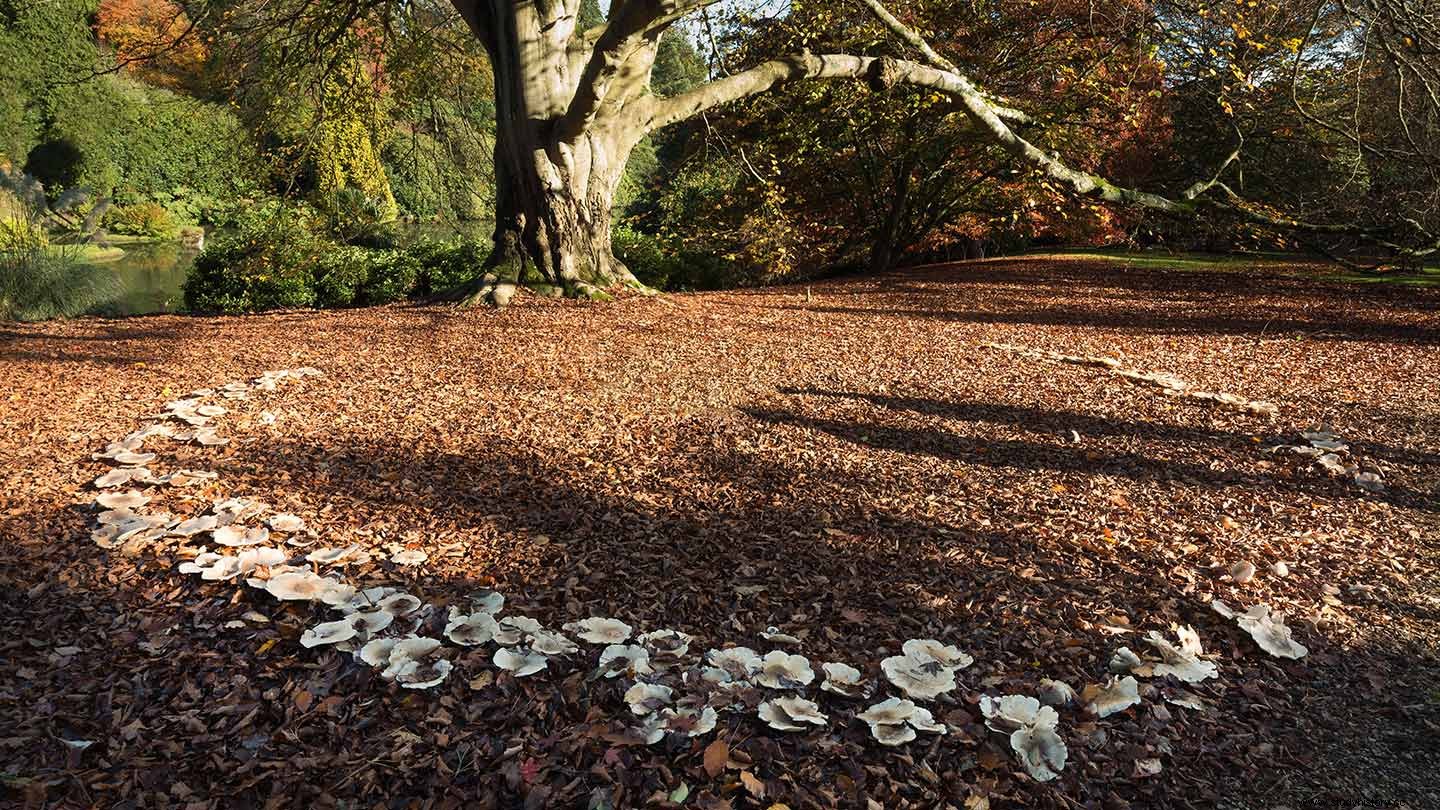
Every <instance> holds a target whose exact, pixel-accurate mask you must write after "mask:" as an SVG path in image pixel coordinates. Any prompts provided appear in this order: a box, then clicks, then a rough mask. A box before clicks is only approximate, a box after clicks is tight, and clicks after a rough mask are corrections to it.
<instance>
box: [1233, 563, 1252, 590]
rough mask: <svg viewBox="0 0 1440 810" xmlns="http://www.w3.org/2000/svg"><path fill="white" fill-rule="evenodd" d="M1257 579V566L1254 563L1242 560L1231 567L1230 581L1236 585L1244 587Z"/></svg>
mask: <svg viewBox="0 0 1440 810" xmlns="http://www.w3.org/2000/svg"><path fill="white" fill-rule="evenodd" d="M1254 578H1255V566H1254V564H1253V563H1250V562H1247V561H1245V560H1241V561H1240V562H1237V563H1235V564H1234V565H1232V566H1230V579H1231V580H1233V581H1234V582H1235V584H1236V585H1244V584H1246V583H1248V582H1249V581H1250V580H1252V579H1254Z"/></svg>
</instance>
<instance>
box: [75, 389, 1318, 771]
mask: <svg viewBox="0 0 1440 810" xmlns="http://www.w3.org/2000/svg"><path fill="white" fill-rule="evenodd" d="M319 373H320V372H319V371H318V370H316V369H313V368H302V369H296V370H292V371H272V372H266V373H265V374H263V375H261V376H260V377H257V378H255V379H254V380H252V381H251V382H250V383H230V384H228V385H225V386H223V387H221V388H218V389H201V390H199V391H195V392H192V394H191V395H190V396H189V397H186V398H184V399H179V400H175V401H172V402H168V403H166V405H165V411H164V412H163V413H161V414H159V415H157V416H156V419H157V420H158V421H156V422H154V423H152V424H149V425H147V426H146V427H143V428H141V429H140V430H137V431H135V432H134V433H131V434H130V435H128V436H126V437H125V438H123V439H121V440H119V441H117V442H112V443H111V444H110V445H108V446H107V447H106V449H105V450H104V451H103V452H101V453H98V454H96V455H95V458H96V459H102V460H106V461H108V462H110V463H111V464H113V465H115V466H114V467H113V468H112V469H111V470H109V471H108V472H106V473H105V474H104V475H101V476H100V477H99V478H97V479H95V481H94V486H95V487H96V488H97V489H99V490H100V491H101V492H100V494H99V495H98V496H97V497H96V498H95V503H96V505H97V506H98V507H99V508H100V509H101V510H102V511H101V512H100V513H99V514H98V516H97V518H96V521H97V524H98V525H97V527H96V528H95V530H94V531H93V533H92V539H93V540H94V541H95V542H96V543H97V544H98V545H100V546H101V547H102V548H106V549H112V548H117V547H120V548H140V547H144V546H146V545H148V544H150V543H153V542H155V541H158V540H161V539H165V538H179V539H180V540H181V541H182V542H184V543H190V544H197V545H198V544H200V543H203V542H205V540H206V539H207V538H208V540H209V541H210V542H213V543H214V544H215V545H216V546H219V547H220V549H221V550H219V551H210V550H206V551H201V552H200V553H198V554H197V555H196V556H195V557H194V558H193V559H190V560H186V561H185V562H182V563H180V565H179V566H178V568H177V570H178V572H180V573H183V574H190V575H196V576H199V577H200V579H201V580H204V581H216V582H220V581H231V580H236V579H240V578H243V581H244V582H245V584H246V585H248V586H249V587H251V588H254V589H256V590H260V591H264V592H265V593H267V594H269V595H270V596H272V597H274V598H275V599H277V600H280V601H282V602H290V601H294V602H308V603H312V604H316V605H323V606H324V607H325V608H327V609H328V610H330V611H332V612H333V613H335V614H338V616H339V618H335V619H333V620H330V621H324V622H321V623H319V624H316V625H315V626H313V627H310V628H309V629H307V630H305V632H304V633H303V635H302V636H301V637H300V644H301V645H302V646H304V647H306V648H314V647H333V648H335V649H337V650H341V651H344V652H348V653H350V654H351V655H353V656H354V658H355V659H357V660H359V661H360V662H363V663H364V664H366V665H368V666H371V667H374V668H376V669H379V670H380V676H381V677H382V678H384V679H385V680H389V681H393V682H395V683H397V684H399V685H400V686H401V687H403V688H406V689H428V688H432V687H435V686H438V685H440V684H441V683H443V682H444V681H445V680H446V678H448V677H449V675H450V674H451V672H452V671H453V669H454V664H453V663H452V662H451V661H450V660H449V659H447V658H445V657H444V656H443V655H442V654H441V653H442V652H443V650H442V641H441V640H440V639H439V638H434V637H427V636H424V635H421V631H422V629H424V628H425V627H426V625H427V624H433V625H435V626H438V624H439V623H438V622H432V621H431V619H432V617H433V616H434V613H435V607H434V606H433V605H430V604H427V603H425V602H423V601H422V600H421V599H420V598H419V597H417V596H414V595H412V594H409V593H406V592H404V591H402V590H400V589H398V588H392V587H384V586H381V587H370V588H363V589H361V588H356V587H355V586H353V585H350V584H348V583H346V582H344V581H342V579H340V578H339V575H338V573H337V571H338V569H340V568H343V567H344V566H346V565H350V564H363V563H366V562H369V561H370V560H371V559H372V558H371V555H370V553H369V552H368V551H365V550H363V549H361V548H360V547H359V546H349V547H345V548H316V549H314V550H311V551H308V552H306V553H305V554H304V558H303V563H305V564H299V562H300V561H299V560H297V559H296V558H297V557H298V555H299V553H300V550H299V549H296V550H293V551H292V550H287V549H286V548H284V547H278V546H276V545H273V544H272V542H273V541H275V540H277V539H278V538H279V537H282V536H283V537H285V538H286V540H285V543H284V544H283V545H288V546H291V547H294V546H302V547H308V545H309V544H308V543H306V542H305V541H303V540H301V539H300V533H301V532H302V531H303V530H304V529H305V522H304V520H302V519H301V518H300V517H298V516H296V515H293V514H273V515H270V516H269V517H268V518H266V519H265V520H264V522H263V525H256V524H255V522H256V521H257V519H258V518H259V517H260V516H261V515H263V514H264V513H265V511H266V507H265V505H264V504H261V503H259V502H257V501H253V500H248V499H243V498H230V499H226V500H221V501H217V502H215V503H214V504H213V505H212V506H211V507H210V508H209V509H208V510H207V512H206V513H205V514H201V515H197V516H195V517H190V518H186V519H179V518H175V517H173V516H171V515H169V514H164V513H155V514H152V513H146V512H144V511H141V510H142V509H143V507H144V506H145V505H146V504H148V503H149V502H150V500H151V499H150V496H148V495H146V494H144V493H142V492H141V491H139V490H138V489H129V490H125V491H121V490H120V488H121V487H124V486H127V485H131V484H137V485H141V486H148V487H154V486H163V485H169V486H186V485H190V484H194V483H199V482H206V481H212V480H215V479H216V478H217V475H216V474H215V473H213V472H208V471H203V470H178V471H176V472H173V473H169V474H166V475H159V476H157V475H155V474H153V473H151V472H150V471H149V469H148V468H147V467H146V466H145V465H147V464H149V463H150V462H152V461H154V460H155V459H156V458H157V454H155V453H147V452H143V451H142V445H143V444H144V442H146V441H147V440H149V439H151V438H152V437H157V436H163V437H167V438H170V439H173V440H176V441H186V442H195V443H198V444H202V445H211V446H214V445H221V444H224V443H225V442H226V441H228V440H227V439H224V438H223V437H221V436H220V435H219V434H218V432H217V431H216V429H215V428H214V427H212V426H211V425H210V423H211V421H212V420H214V419H216V418H218V417H221V416H224V415H225V413H226V409H225V408H224V407H223V406H221V405H218V404H204V402H203V400H204V399H206V398H209V397H220V398H226V399H232V400H244V399H249V398H250V393H251V392H252V391H257V390H258V391H272V390H275V389H276V387H277V385H278V384H279V383H281V382H284V381H287V380H296V379H302V378H304V377H307V376H311V375H314V374H319ZM264 416H265V415H264V414H262V421H266V420H265V418H264ZM182 426H183V427H182ZM426 559H427V557H426V555H425V553H424V552H421V551H415V550H400V551H397V552H395V553H394V554H392V555H391V557H390V560H391V561H392V562H394V563H396V564H399V565H407V566H413V565H420V564H421V563H423V562H425V560H426ZM322 568H328V569H329V572H328V575H322V574H320V573H319V571H320V569H322ZM504 606H505V597H504V596H503V595H502V594H500V593H498V592H495V591H484V592H481V593H479V594H476V595H473V596H471V597H470V601H469V606H468V609H467V610H460V609H458V608H455V607H452V608H451V609H450V610H449V612H448V615H447V616H446V617H445V621H444V629H443V631H442V633H441V635H443V636H444V638H445V639H446V640H448V641H449V642H450V643H452V644H454V645H457V646H459V647H479V646H482V645H490V644H493V645H495V648H496V649H495V650H494V652H493V654H492V655H491V662H492V663H493V664H494V665H495V666H496V667H498V668H499V669H502V670H505V671H507V672H509V673H510V674H511V675H512V676H514V677H516V678H524V677H528V676H532V675H535V674H537V673H540V672H543V671H546V670H548V669H549V667H550V666H551V664H552V663H555V662H557V661H560V660H562V659H566V658H570V657H573V656H577V655H579V653H580V644H579V643H577V640H578V642H583V643H585V644H587V645H593V646H595V647H599V648H600V649H599V653H598V655H597V656H596V657H595V659H594V660H595V665H594V666H595V669H594V673H595V675H596V676H597V677H601V678H605V679H615V678H622V679H623V682H622V683H623V685H625V686H626V689H625V692H624V701H625V703H626V704H627V706H628V707H629V709H630V712H631V714H632V715H633V717H634V720H633V722H632V724H631V726H630V730H631V733H632V734H633V735H634V736H635V737H636V738H637V739H638V740H640V741H643V742H644V743H646V744H654V743H657V742H659V741H660V740H662V739H663V738H664V737H665V736H666V735H667V734H681V735H685V736H688V737H699V736H701V735H704V734H708V733H710V732H711V731H713V730H714V729H715V727H716V723H717V721H718V712H719V711H727V712H739V713H747V712H749V711H751V710H753V711H754V712H755V714H756V715H757V716H758V717H759V719H760V720H761V721H763V722H764V723H765V724H766V725H767V726H768V727H770V728H771V729H774V730H776V731H780V732H803V731H807V730H811V729H815V728H818V727H826V726H828V725H829V724H830V717H829V715H827V714H825V713H824V711H822V707H821V705H820V704H819V703H818V702H816V701H815V700H811V699H809V698H808V697H806V693H807V690H808V689H809V687H811V685H812V684H814V682H815V681H816V678H817V675H816V672H815V670H814V669H813V668H812V665H811V662H810V660H809V659H807V658H805V657H804V656H802V655H798V654H795V653H792V652H788V651H786V650H782V649H775V650H771V651H769V652H766V653H764V654H761V653H759V652H757V651H755V650H753V649H751V648H749V647H741V646H730V647H722V648H716V649H711V650H709V651H707V652H706V653H705V654H704V655H703V656H700V657H699V658H698V659H696V658H692V657H691V656H690V645H691V643H692V638H691V637H690V636H689V635H687V634H686V633H683V632H680V631H678V630H668V629H662V630H653V631H650V632H642V633H638V634H637V633H636V632H635V630H634V629H633V628H632V627H631V626H630V625H628V624H626V623H625V622H623V621H621V620H619V619H613V618H603V617H590V618H586V619H581V620H579V621H573V622H569V623H566V624H564V625H563V626H562V628H561V630H560V631H557V630H552V629H547V628H545V627H544V626H542V625H541V624H540V622H538V621H536V620H535V619H532V618H529V617H526V616H519V615H503V616H502V615H501V614H502V611H503V609H504ZM1212 607H1213V608H1214V609H1215V610H1216V611H1217V612H1219V613H1221V614H1222V615H1224V616H1226V617H1227V618H1233V619H1234V620H1235V621H1236V622H1237V624H1238V625H1239V626H1240V627H1241V628H1242V629H1244V630H1245V631H1247V632H1248V633H1250V635H1251V636H1252V637H1253V638H1254V639H1255V641H1256V642H1257V643H1258V644H1259V646H1260V648H1261V649H1263V650H1264V651H1266V652H1267V653H1269V654H1271V655H1274V656H1278V657H1283V658H1300V657H1302V656H1304V655H1305V654H1306V652H1307V651H1306V649H1305V648H1304V647H1303V646H1301V645H1300V644H1298V643H1296V642H1294V641H1293V640H1292V639H1291V638H1290V630H1289V628H1287V627H1286V626H1285V625H1284V618H1283V616H1281V615H1280V614H1275V613H1271V612H1270V610H1269V608H1268V607H1266V606H1264V605H1257V606H1255V607H1252V608H1250V609H1249V610H1247V611H1245V612H1242V613H1237V612H1235V611H1233V610H1232V609H1230V608H1229V607H1228V606H1226V605H1224V603H1222V602H1218V601H1217V602H1215V603H1214V604H1213V605H1212ZM245 617H246V618H248V619H251V620H257V621H258V620H265V621H268V619H266V617H265V616H264V615H263V614H258V613H255V612H254V611H251V612H247V613H246V614H245ZM244 626H246V624H245V622H244V621H233V622H230V623H228V624H227V625H226V627H227V628H238V627H244ZM1172 629H1173V632H1174V633H1175V635H1176V637H1177V639H1178V644H1176V643H1171V642H1170V641H1169V640H1168V639H1166V638H1165V636H1164V635H1163V634H1161V633H1160V632H1157V631H1152V632H1151V633H1150V634H1149V635H1148V636H1147V637H1146V639H1145V640H1146V642H1147V643H1148V644H1149V645H1150V646H1151V647H1153V648H1154V649H1155V651H1156V653H1157V654H1158V658H1154V659H1147V658H1144V657H1142V656H1140V655H1139V654H1137V653H1135V652H1133V651H1131V650H1130V649H1129V648H1127V647H1121V648H1120V649H1119V650H1117V651H1116V653H1115V655H1114V657H1113V658H1112V659H1111V660H1110V662H1109V667H1108V669H1109V673H1108V677H1107V679H1106V680H1105V681H1103V682H1102V683H1098V684H1093V685H1090V686H1087V687H1086V688H1085V689H1083V690H1082V691H1081V692H1079V693H1077V692H1076V691H1075V690H1074V689H1072V688H1071V687H1070V686H1069V685H1068V684H1066V683H1064V682H1062V681H1057V680H1050V679H1043V680H1041V681H1040V683H1039V689H1038V697H1033V696H1029V695H1018V694H1014V695H1003V696H999V697H994V696H990V695H985V696H983V697H981V699H980V711H981V714H982V715H983V717H984V719H985V723H986V725H987V727H989V728H990V729H991V730H993V731H995V732H998V733H1002V734H1005V735H1007V736H1008V739H1009V743H1010V746H1011V748H1012V750H1013V751H1014V753H1015V756H1016V758H1017V760H1018V761H1019V763H1020V764H1021V766H1022V767H1023V768H1024V769H1025V770H1026V772H1027V773H1029V774H1030V776H1031V777H1033V778H1034V779H1036V780H1039V781H1048V780H1051V779H1055V778H1056V777H1057V776H1058V774H1059V773H1060V772H1061V771H1062V770H1063V769H1064V768H1065V761H1066V758H1067V749H1066V746H1065V742H1064V740H1063V739H1062V738H1061V737H1060V735H1059V723H1060V715H1059V712H1058V711H1057V710H1058V709H1061V708H1065V707H1070V706H1077V705H1078V706H1082V707H1083V708H1084V710H1085V711H1087V712H1089V713H1090V714H1093V715H1095V716H1096V717H1099V718H1105V717H1108V716H1110V715H1112V714H1115V713H1117V712H1120V711H1124V710H1125V709H1128V708H1130V707H1131V706H1135V705H1138V704H1139V703H1141V702H1142V697H1141V685H1140V682H1139V681H1137V679H1136V678H1137V676H1138V677H1142V678H1144V677H1160V676H1167V675H1168V676H1173V677H1174V678H1176V679H1178V680H1179V681H1181V682H1184V683H1199V682H1201V681H1204V680H1208V679H1211V678H1216V677H1218V676H1219V670H1218V667H1217V665H1216V664H1215V662H1214V661H1211V660H1208V658H1207V657H1206V655H1205V653H1204V651H1203V648H1202V646H1201V643H1200V638H1199V636H1198V634H1196V632H1195V631H1194V630H1193V629H1191V628H1190V627H1184V626H1178V625H1174V626H1172ZM567 634H568V635H567ZM572 637H573V638H572ZM760 637H761V638H762V639H763V640H764V641H766V642H767V643H769V644H771V645H772V646H777V647H780V646H787V647H788V646H793V645H797V644H799V643H800V640H799V639H798V638H795V637H794V636H791V635H788V634H786V633H783V632H781V631H780V630H779V629H777V628H773V627H772V628H769V629H768V630H766V631H765V632H763V633H761V634H760ZM586 657H587V658H588V657H589V656H588V655H587V656H586ZM973 663H974V659H973V658H972V657H971V656H970V655H968V654H966V653H964V652H962V651H961V650H960V649H959V648H957V647H955V646H953V645H950V644H946V643H944V642H942V641H939V640H936V639H910V640H909V641H906V642H905V643H904V644H903V645H902V648H901V651H900V654H899V655H893V656H890V657H888V658H885V659H884V660H882V661H881V662H880V666H879V669H880V672H881V673H883V675H884V678H885V680H886V681H888V682H889V684H890V685H891V686H893V687H894V689H895V690H897V691H898V692H899V693H900V694H898V695H892V696H889V697H887V698H885V699H884V700H880V701H878V702H875V703H872V704H871V705H869V706H868V707H867V708H865V709H864V710H863V711H858V712H856V713H855V714H854V715H853V716H854V718H855V719H857V720H860V721H862V722H864V723H866V724H867V725H868V726H869V729H870V732H871V735H872V736H873V737H874V739H875V740H876V741H877V742H878V743H880V744H881V745H884V746H899V745H903V744H905V743H908V742H910V741H912V740H914V739H916V737H917V736H918V735H920V734H945V733H947V732H948V728H947V726H946V725H945V724H944V723H943V722H940V721H937V720H936V718H935V716H934V714H933V713H932V712H931V710H930V709H929V708H927V707H925V706H922V705H920V704H921V703H926V702H934V701H937V700H940V699H941V698H943V697H944V696H945V695H947V694H948V693H950V692H952V691H954V690H955V689H957V688H958V686H959V683H958V680H957V676H958V675H959V673H960V672H962V671H963V670H965V669H966V668H968V667H969V666H970V665H971V664H973ZM820 671H821V673H823V678H822V679H821V681H820V684H819V691H820V692H822V693H824V696H825V698H826V699H827V700H836V701H850V702H858V701H865V700H867V699H870V698H872V697H873V696H875V694H876V692H877V691H878V690H879V684H878V683H877V682H876V679H873V678H868V677H866V675H865V673H864V672H862V671H861V670H860V669H857V668H856V667H854V666H851V665H849V664H846V663H841V662H825V663H822V664H820ZM1145 690H1146V693H1147V694H1151V693H1153V692H1155V691H1156V690H1155V689H1153V688H1151V687H1149V686H1148V685H1147V686H1146V687H1145ZM1159 691H1160V694H1161V695H1162V697H1163V698H1164V700H1166V701H1167V702H1169V703H1172V704H1175V705H1179V706H1183V707H1187V708H1190V709H1195V710H1202V709H1204V707H1205V705H1204V703H1203V702H1202V701H1201V699H1200V698H1199V697H1198V696H1196V695H1194V694H1193V693H1190V692H1187V691H1184V690H1170V689H1162V690H1159ZM816 697H819V695H816Z"/></svg>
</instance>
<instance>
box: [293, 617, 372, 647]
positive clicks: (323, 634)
mask: <svg viewBox="0 0 1440 810" xmlns="http://www.w3.org/2000/svg"><path fill="white" fill-rule="evenodd" d="M358 632H359V631H358V630H357V629H356V627H355V624H354V622H351V621H350V620H349V619H339V620H337V621H333V622H325V623H324V624H317V625H315V626H314V627H312V628H310V629H308V630H306V631H305V633H304V634H303V635H301V636H300V646H302V647H306V648H309V647H319V646H321V645H325V644H339V643H340V642H342V641H349V640H350V639H352V638H355V636H356V634H357V633H358Z"/></svg>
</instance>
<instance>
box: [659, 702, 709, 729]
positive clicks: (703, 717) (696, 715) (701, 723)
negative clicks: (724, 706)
mask: <svg viewBox="0 0 1440 810" xmlns="http://www.w3.org/2000/svg"><path fill="white" fill-rule="evenodd" d="M660 716H661V717H663V718H664V721H665V730H666V731H673V732H676V733H678V734H684V735H686V736H687V737H699V736H701V735H702V734H709V733H710V732H712V731H714V730H715V722H716V720H718V719H719V717H718V715H717V714H716V713H715V710H714V709H712V708H711V707H709V706H706V707H705V708H703V709H701V710H700V711H698V712H697V711H695V710H693V709H661V710H660Z"/></svg>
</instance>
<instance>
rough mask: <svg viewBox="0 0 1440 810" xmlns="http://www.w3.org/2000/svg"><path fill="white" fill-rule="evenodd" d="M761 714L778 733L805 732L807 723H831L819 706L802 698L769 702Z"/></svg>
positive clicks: (762, 704) (762, 708)
mask: <svg viewBox="0 0 1440 810" xmlns="http://www.w3.org/2000/svg"><path fill="white" fill-rule="evenodd" d="M812 675H813V673H812ZM759 714H760V719H761V720H764V721H765V722H766V723H768V724H769V726H770V727H771V728H773V729H775V730H776V731H804V730H805V724H806V723H809V724H813V725H817V726H823V725H825V724H826V723H828V722H829V718H828V717H826V716H825V715H823V714H821V713H820V707H819V706H817V705H815V703H813V702H811V701H809V700H806V699H805V698H800V697H782V698H775V699H774V700H767V701H765V702H764V703H761V704H760V709H759Z"/></svg>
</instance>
